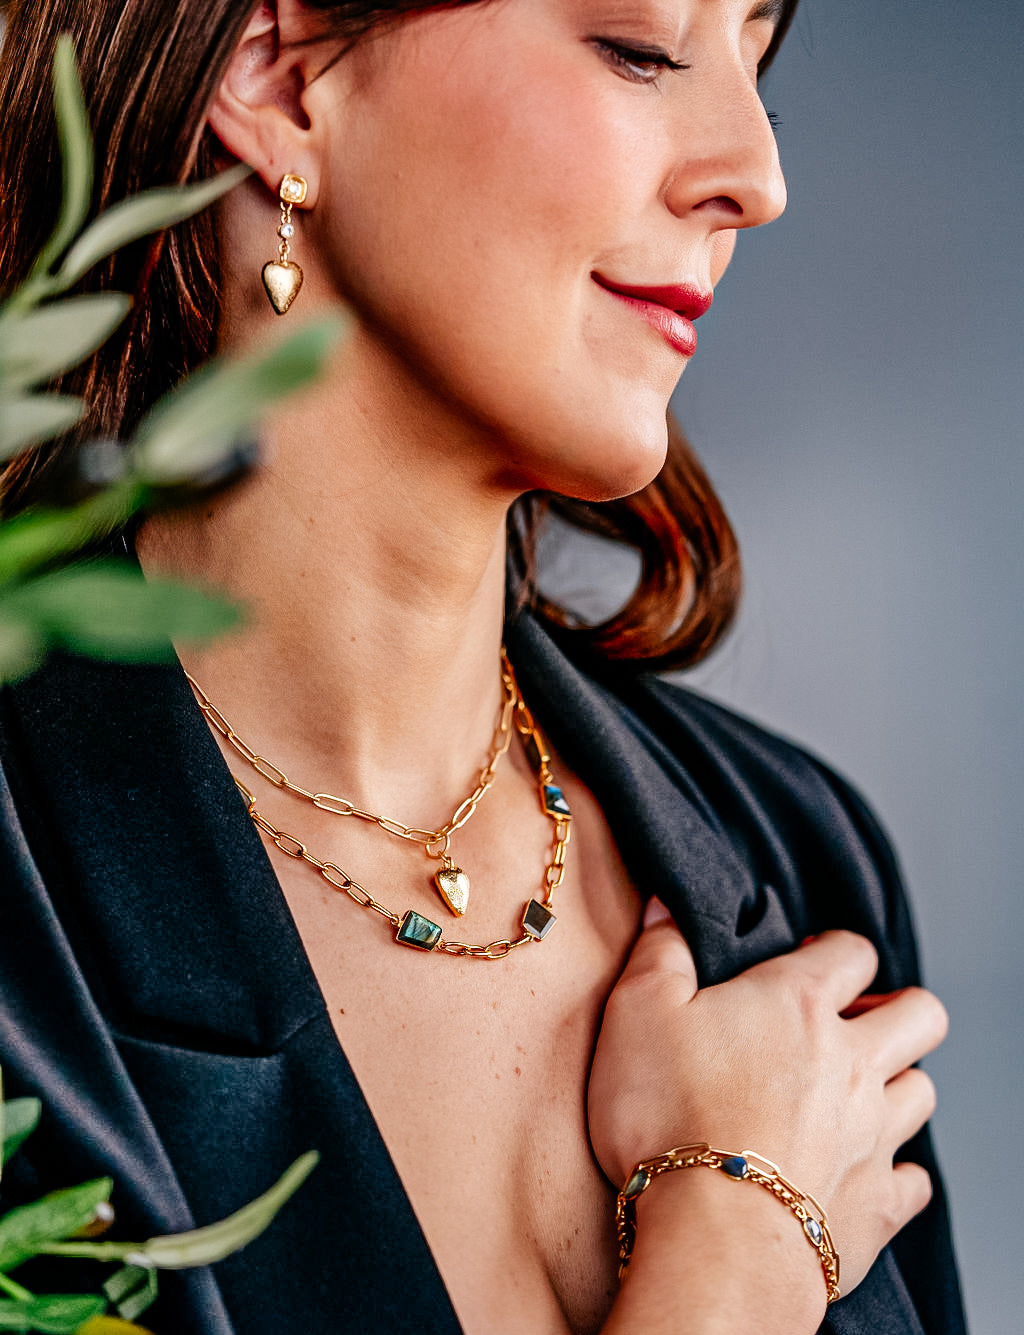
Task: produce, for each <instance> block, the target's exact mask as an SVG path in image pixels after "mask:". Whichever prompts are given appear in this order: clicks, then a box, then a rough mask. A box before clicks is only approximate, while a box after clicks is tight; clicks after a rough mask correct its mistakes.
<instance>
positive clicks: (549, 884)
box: [231, 687, 571, 960]
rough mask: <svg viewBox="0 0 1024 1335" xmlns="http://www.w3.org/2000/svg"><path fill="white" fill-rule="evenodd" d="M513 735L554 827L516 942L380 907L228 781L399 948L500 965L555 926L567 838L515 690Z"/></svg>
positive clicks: (269, 831) (268, 828)
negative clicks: (446, 932) (454, 932)
mask: <svg viewBox="0 0 1024 1335" xmlns="http://www.w3.org/2000/svg"><path fill="white" fill-rule="evenodd" d="M515 722H516V730H517V731H518V732H519V733H520V735H521V736H522V737H523V741H524V746H525V748H526V752H527V755H528V757H529V759H530V761H531V763H532V764H533V766H534V770H535V772H536V775H537V790H538V795H539V797H540V806H541V810H542V811H543V812H544V814H545V815H546V816H548V817H549V818H550V819H551V820H552V821H553V822H554V826H555V835H554V846H553V848H552V853H551V857H550V859H549V861H548V865H547V866H546V867H545V869H544V879H543V881H542V884H541V896H540V898H539V899H531V900H529V901H528V902H527V904H526V906H525V907H524V909H523V912H522V917H521V918H520V923H521V925H522V928H523V931H522V935H521V936H519V937H517V938H516V939H515V940H511V939H509V938H503V939H501V940H499V941H490V942H488V943H487V945H484V946H480V945H470V944H468V943H467V942H464V941H448V940H446V939H445V937H444V936H443V935H442V929H441V927H440V926H439V925H438V924H437V923H436V922H431V920H430V919H429V918H425V917H424V916H423V915H422V914H419V913H416V912H415V911H414V910H413V909H406V910H405V912H404V913H401V914H399V913H395V912H394V911H393V910H391V909H389V908H388V907H387V906H386V905H384V904H381V903H379V902H378V901H377V900H376V899H374V897H373V896H372V895H371V894H370V892H369V891H368V890H367V889H366V888H365V887H364V886H362V885H360V884H359V882H358V881H356V880H354V879H353V878H352V877H351V876H349V874H348V873H347V872H346V871H344V870H343V869H342V868H341V867H339V866H338V864H337V863H336V862H323V861H321V859H320V858H318V857H316V856H315V855H314V854H313V853H311V852H310V851H309V849H308V848H307V847H306V845H305V844H304V843H302V841H301V840H299V839H296V838H295V836H294V835H291V834H288V833H287V832H286V831H284V830H279V829H278V828H277V827H276V826H275V825H272V824H271V823H270V821H269V820H267V818H266V817H265V816H264V815H263V814H262V813H261V812H260V811H259V810H258V809H257V807H256V799H255V797H253V795H252V793H251V792H250V791H249V789H248V788H247V787H246V786H245V784H244V783H242V781H241V779H239V778H237V777H236V776H235V775H232V776H231V777H232V778H233V779H234V780H235V783H236V784H237V785H238V789H239V791H240V792H241V794H242V796H243V798H244V799H245V803H246V809H247V810H248V813H249V816H250V818H251V820H252V822H253V824H254V825H255V826H256V828H257V829H258V830H260V831H261V832H262V833H263V834H265V835H266V836H267V837H268V838H269V839H270V840H271V841H272V842H273V843H274V844H275V845H276V847H277V848H279V849H280V850H281V852H282V853H285V854H287V856H288V857H290V858H298V859H300V860H301V861H303V862H308V863H309V865H310V866H311V867H313V868H314V869H315V870H316V871H317V872H318V873H319V874H320V876H322V877H323V879H324V880H325V881H326V882H327V884H328V885H329V886H331V887H332V888H333V889H334V890H340V891H344V893H345V894H347V895H348V897H349V898H350V899H351V900H352V901H353V902H354V903H356V904H358V905H359V907H360V908H363V909H369V910H370V911H371V912H373V913H377V914H379V915H380V916H381V917H382V918H385V919H386V920H387V921H388V922H389V923H390V924H391V926H392V927H393V928H394V929H395V941H396V942H398V944H399V945H403V946H411V947H413V948H414V949H416V950H425V951H440V953H441V954H443V955H455V956H457V957H461V958H463V959H484V960H500V959H504V958H505V956H506V955H508V954H510V953H511V952H512V951H513V950H516V949H517V948H518V947H519V946H525V945H528V944H529V943H530V942H531V941H543V939H544V937H545V936H547V934H548V932H549V931H550V930H551V928H552V927H553V926H554V925H555V922H556V921H557V919H556V918H555V915H554V913H552V911H551V896H552V895H553V894H554V892H555V891H556V890H557V889H558V887H559V886H560V885H561V883H562V878H563V876H564V875H565V854H566V850H567V849H568V847H569V839H570V835H571V817H570V813H569V804H568V802H566V800H565V796H564V794H563V793H562V790H561V788H559V787H558V786H557V784H556V783H555V782H554V780H553V778H552V775H551V770H550V768H549V764H550V761H551V757H550V756H549V755H548V753H547V751H546V750H545V748H544V743H543V741H542V739H541V736H540V732H539V731H538V729H537V725H536V724H535V723H534V721H533V715H532V714H531V713H530V711H529V709H528V708H527V706H526V703H525V701H524V700H523V698H522V696H521V695H520V694H519V691H518V687H516V706H515Z"/></svg>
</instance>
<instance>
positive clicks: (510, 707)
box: [185, 647, 522, 917]
mask: <svg viewBox="0 0 1024 1335" xmlns="http://www.w3.org/2000/svg"><path fill="white" fill-rule="evenodd" d="M185 676H186V677H188V681H189V685H190V686H191V687H192V690H193V691H194V692H195V696H196V701H197V703H198V705H199V708H200V709H201V710H202V711H203V714H204V715H205V717H206V719H207V721H208V722H209V723H210V724H211V726H212V727H214V728H216V730H217V731H218V732H219V733H220V735H221V736H222V737H223V738H224V740H225V741H226V742H227V743H228V744H229V745H230V746H231V747H233V748H234V750H235V751H237V752H238V754H239V755H240V756H241V757H242V759H243V760H245V761H247V762H248V763H249V764H250V765H251V766H252V768H253V769H254V770H255V771H256V772H257V774H261V775H262V776H263V777H264V778H265V779H266V780H268V782H270V783H272V784H273V785H274V786H275V788H284V789H287V791H288V792H290V793H295V794H296V796H298V797H302V798H305V799H306V801H308V802H312V804H313V806H315V807H319V808H320V809H321V810H322V811H329V812H331V813H332V814H333V815H335V816H355V817H356V818H357V819H359V820H365V821H370V822H372V823H373V824H374V825H377V826H378V827H379V828H380V829H382V830H383V831H384V833H385V834H393V835H395V836H396V837H397V838H399V839H407V840H409V841H410V842H411V843H415V844H420V845H422V847H423V851H424V852H425V853H426V855H427V857H428V858H434V859H440V862H441V866H440V868H439V869H438V870H437V871H436V872H435V873H434V877H433V883H434V888H435V889H436V890H437V892H438V894H439V895H440V896H441V898H442V899H443V900H444V902H445V904H446V905H447V906H448V908H449V909H450V911H451V912H452V913H454V914H455V915H456V916H458V917H462V915H463V914H464V913H465V912H466V908H467V906H468V904H469V891H470V881H469V877H468V876H467V874H466V873H465V872H464V871H463V869H462V868H461V867H457V866H456V865H455V863H454V861H453V859H452V857H451V853H450V851H449V850H450V848H451V837H452V834H453V833H454V832H455V831H456V830H458V829H461V828H462V826H463V825H465V823H466V822H467V821H468V820H469V818H470V816H472V815H473V813H474V811H476V808H477V804H478V803H479V801H480V799H481V798H482V797H483V795H484V793H486V792H487V790H488V788H490V786H491V784H492V783H493V782H494V776H495V773H496V771H497V768H498V761H499V760H500V759H501V758H502V756H503V755H505V753H506V752H507V751H508V748H509V745H510V743H511V741H512V715H513V711H514V710H515V709H516V707H517V705H518V704H519V703H520V702H521V700H522V697H521V696H520V695H519V688H518V686H517V684H516V678H515V673H514V672H513V671H512V664H511V663H510V662H509V661H508V656H507V654H506V653H505V649H504V647H503V648H502V650H501V684H502V688H503V690H504V693H505V698H504V701H503V702H502V707H501V715H500V717H499V719H498V724H497V727H496V728H495V730H494V737H493V739H492V743H491V756H490V759H489V760H488V762H487V764H486V765H485V766H484V768H483V769H482V770H481V771H480V776H479V778H478V779H477V784H476V787H475V788H474V789H473V791H472V792H471V793H470V795H469V796H468V797H467V798H464V799H463V800H462V801H461V802H460V803H459V805H458V806H457V807H456V808H455V811H454V813H453V814H452V816H451V818H450V819H449V820H448V821H447V823H446V824H444V825H442V826H441V828H440V829H439V830H421V829H418V828H417V827H416V826H413V825H403V824H402V822H401V821H398V820H392V819H391V818H390V817H389V816H381V815H378V814H377V813H376V812H374V811H365V810H363V808H361V807H357V806H356V805H355V803H354V802H350V801H349V800H348V799H347V798H345V797H336V796H335V795H334V794H333V793H314V792H312V791H311V790H310V789H309V788H304V787H302V785H301V784H297V783H293V782H292V781H291V779H289V778H288V775H287V774H285V772H284V770H282V769H279V768H278V766H277V765H275V764H273V763H272V762H271V761H269V760H267V758H266V757H265V756H261V755H259V754H258V753H257V752H256V751H254V750H253V749H252V747H251V746H249V745H248V744H247V743H246V742H244V741H243V740H242V739H241V737H239V736H238V734H237V733H236V732H235V730H234V729H233V728H232V726H231V724H230V723H229V722H228V721H227V719H226V718H225V717H224V715H223V714H222V713H221V712H220V710H219V709H217V707H216V706H215V705H214V703H213V701H212V700H211V699H210V697H209V696H208V695H207V694H206V692H205V691H204V690H203V689H202V687H201V686H200V685H199V683H198V682H197V681H195V680H194V678H193V677H191V676H190V675H189V674H188V673H187V672H186V673H185ZM246 791H248V790H246Z"/></svg>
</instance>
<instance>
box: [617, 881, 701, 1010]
mask: <svg viewBox="0 0 1024 1335" xmlns="http://www.w3.org/2000/svg"><path fill="white" fill-rule="evenodd" d="M648 973H672V974H676V975H677V976H678V977H679V978H680V979H685V982H686V991H687V995H686V997H685V1000H686V1001H689V1000H690V998H691V997H693V996H694V995H695V994H696V991H697V966H696V965H695V964H694V962H693V955H692V954H691V952H690V947H689V946H688V945H687V944H686V941H685V939H684V938H683V934H682V933H681V932H680V930H679V928H678V927H677V926H676V924H675V922H674V921H673V918H672V915H671V914H670V913H669V911H668V909H667V908H666V907H665V905H664V904H663V903H662V902H661V900H660V899H656V898H652V899H650V900H649V901H648V904H647V908H646V910H645V911H644V918H643V930H642V931H641V933H640V935H639V936H638V937H637V939H636V944H635V945H634V946H633V949H632V952H631V953H630V956H629V959H628V960H627V961H626V967H625V969H623V971H622V978H621V981H626V980H627V979H637V978H640V977H641V976H642V975H644V974H648Z"/></svg>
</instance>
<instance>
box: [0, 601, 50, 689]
mask: <svg viewBox="0 0 1024 1335" xmlns="http://www.w3.org/2000/svg"><path fill="white" fill-rule="evenodd" d="M45 653H46V643H45V641H44V640H43V639H41V638H40V636H39V635H37V634H36V632H35V631H34V630H33V629H32V627H31V626H26V625H25V624H24V623H23V622H20V621H16V620H12V619H10V618H8V617H5V616H3V615H0V682H6V681H17V680H18V679H19V678H20V677H25V676H28V674H29V673H30V672H32V671H33V670H34V669H35V668H37V667H38V666H39V664H40V663H41V662H42V661H43V657H44V655H45Z"/></svg>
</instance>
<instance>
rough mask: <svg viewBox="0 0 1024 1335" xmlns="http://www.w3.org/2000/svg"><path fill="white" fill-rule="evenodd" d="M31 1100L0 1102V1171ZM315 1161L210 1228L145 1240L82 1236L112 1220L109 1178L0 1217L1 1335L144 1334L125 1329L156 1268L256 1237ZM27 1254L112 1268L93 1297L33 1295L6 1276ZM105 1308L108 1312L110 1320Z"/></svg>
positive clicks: (27, 1128) (27, 1120)
mask: <svg viewBox="0 0 1024 1335" xmlns="http://www.w3.org/2000/svg"><path fill="white" fill-rule="evenodd" d="M40 1112H41V1106H40V1103H39V1100H38V1099H12V1100H10V1101H9V1102H6V1103H5V1102H0V1141H2V1145H3V1151H2V1157H0V1172H2V1169H3V1166H4V1165H5V1164H6V1163H7V1162H8V1160H9V1159H10V1158H11V1156H12V1155H13V1154H14V1153H15V1152H16V1151H17V1150H18V1149H19V1148H20V1147H21V1145H22V1144H23V1143H24V1142H25V1141H26V1140H27V1139H28V1137H29V1136H30V1135H31V1134H32V1132H33V1131H34V1130H35V1128H36V1126H37V1125H38V1122H39V1117H40ZM319 1157H320V1156H319V1155H318V1154H316V1153H315V1152H313V1151H311V1152H310V1153H308V1154H304V1155H302V1156H301V1157H300V1158H298V1159H296V1161H295V1162H294V1163H293V1164H292V1166H291V1167H290V1168H289V1169H287V1171H286V1172H285V1173H284V1174H283V1175H282V1176H281V1177H280V1178H279V1179H278V1181H277V1182H276V1183H275V1184H274V1185H273V1186H272V1187H271V1188H270V1189H269V1191H266V1192H264V1193H263V1195H262V1196H258V1197H257V1198H256V1199H255V1200H253V1201H250V1202H249V1204H248V1205H244V1206H243V1207H242V1208H241V1209H240V1210H237V1211H236V1212H235V1213H234V1214H232V1215H229V1216H228V1217H227V1218H226V1219H222V1220H220V1222H219V1223H216V1224H209V1225H207V1226H206V1227H205V1228H197V1229H192V1230H190V1231H189V1232H187V1233H176V1234H171V1235H169V1236H165V1237H156V1238H149V1239H147V1240H146V1241H144V1242H108V1241H94V1240H93V1239H92V1238H90V1237H88V1236H84V1235H85V1234H87V1233H90V1232H94V1231H95V1230H96V1229H97V1228H100V1229H105V1228H106V1227H108V1226H109V1222H110V1221H111V1220H112V1219H113V1212H112V1210H111V1209H110V1193H111V1190H112V1187H113V1183H112V1181H111V1179H110V1178H109V1177H100V1178H96V1179H95V1180H94V1181H92V1182H83V1183H82V1184H81V1185H80V1186H77V1187H68V1188H66V1189H65V1190H63V1191H54V1192H51V1193H50V1194H49V1195H47V1196H43V1197H42V1198H41V1199H40V1200H38V1201H33V1202H31V1203H30V1204H28V1205H21V1206H18V1207H17V1208H15V1209H13V1210H9V1211H8V1212H7V1214H5V1215H2V1216H0V1293H2V1294H4V1295H6V1296H3V1297H0V1331H4V1330H18V1331H39V1332H42V1333H43V1335H117V1333H118V1332H121V1335H128V1332H136V1333H137V1335H146V1332H144V1331H143V1330H142V1327H140V1326H136V1325H133V1324H131V1323H132V1322H133V1321H134V1319H135V1318H136V1317H137V1316H140V1315H141V1314H142V1313H143V1312H144V1311H145V1310H146V1308H147V1307H149V1306H150V1304H151V1303H152V1302H153V1301H154V1299H155V1298H156V1296H157V1271H158V1270H186V1269H189V1268H191V1267H193V1266H201V1265H212V1264H213V1262H215V1261H220V1260H223V1258H224V1257H225V1256H229V1255H230V1254H231V1253H232V1252H235V1251H237V1250H238V1249H239V1248H240V1247H244V1246H245V1245H246V1243H248V1242H251V1241H252V1239H253V1238H255V1237H257V1236H258V1235H259V1234H260V1233H262V1232H263V1230H264V1229H265V1228H266V1227H267V1225H268V1224H269V1223H270V1222H271V1220H272V1219H273V1218H274V1216H275V1215H276V1214H277V1212H278V1210H280V1208H281V1206H282V1205H284V1203H285V1202H286V1201H287V1200H289V1199H290V1197H291V1196H293V1195H294V1194H295V1192H296V1191H297V1190H298V1189H299V1187H300V1186H301V1185H302V1183H303V1182H304V1181H305V1180H306V1178H307V1177H308V1176H309V1174H310V1173H311V1172H312V1171H313V1169H314V1168H315V1166H316V1164H317V1161H318V1159H319ZM36 1256H68V1257H71V1256H73V1257H79V1258H85V1259H88V1260H94V1261H105V1262H111V1261H113V1262H120V1263H121V1268H120V1269H118V1270H116V1271H115V1272H114V1273H113V1274H112V1275H111V1276H110V1278H109V1279H107V1281H106V1282H105V1283H104V1284H103V1293H102V1294H83V1293H76V1294H47V1295H37V1294H34V1293H32V1292H31V1291H30V1290H29V1289H26V1288H25V1287H24V1286H23V1285H21V1284H19V1283H18V1282H17V1281H16V1280H14V1279H12V1278H11V1275H10V1272H11V1271H12V1270H16V1269H17V1268H18V1267H19V1266H20V1265H23V1264H24V1263H25V1262H26V1261H29V1260H31V1259H32V1258H33V1257H36ZM111 1308H113V1309H114V1312H115V1313H116V1315H111Z"/></svg>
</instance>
